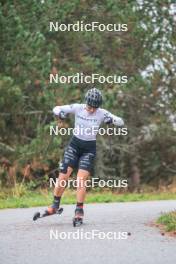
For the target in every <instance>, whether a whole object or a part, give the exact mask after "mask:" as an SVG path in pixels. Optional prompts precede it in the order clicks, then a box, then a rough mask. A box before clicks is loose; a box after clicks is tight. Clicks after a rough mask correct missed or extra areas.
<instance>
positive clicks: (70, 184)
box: [49, 164, 128, 188]
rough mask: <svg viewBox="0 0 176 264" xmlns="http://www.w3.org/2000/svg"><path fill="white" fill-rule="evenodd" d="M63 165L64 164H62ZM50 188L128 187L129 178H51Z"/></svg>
mask: <svg viewBox="0 0 176 264" xmlns="http://www.w3.org/2000/svg"><path fill="white" fill-rule="evenodd" d="M60 166H62V164H60ZM49 183H50V188H53V186H54V187H57V188H58V187H63V188H65V187H67V188H78V187H79V188H83V187H86V188H95V187H99V188H127V187H128V180H127V179H122V180H121V179H116V180H114V179H109V180H103V179H99V178H93V177H92V178H91V179H90V180H83V179H80V178H78V179H68V180H60V179H59V178H57V179H52V178H50V181H49Z"/></svg>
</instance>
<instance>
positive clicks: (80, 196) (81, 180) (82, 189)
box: [76, 169, 90, 203]
mask: <svg viewBox="0 0 176 264" xmlns="http://www.w3.org/2000/svg"><path fill="white" fill-rule="evenodd" d="M89 175H90V172H89V171H86V170H83V169H79V170H78V174H77V186H78V187H77V193H76V198H77V203H84V200H85V196H86V186H85V183H86V180H87V178H88V177H89Z"/></svg>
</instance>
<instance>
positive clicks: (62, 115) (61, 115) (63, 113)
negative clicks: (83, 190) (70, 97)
mask: <svg viewBox="0 0 176 264" xmlns="http://www.w3.org/2000/svg"><path fill="white" fill-rule="evenodd" d="M58 117H59V118H60V119H61V120H64V119H65V118H67V114H66V113H65V112H64V111H61V112H60V113H59V115H58Z"/></svg>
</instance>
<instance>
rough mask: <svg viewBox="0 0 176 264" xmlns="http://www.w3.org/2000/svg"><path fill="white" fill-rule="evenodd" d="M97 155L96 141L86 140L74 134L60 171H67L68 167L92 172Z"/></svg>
mask: <svg viewBox="0 0 176 264" xmlns="http://www.w3.org/2000/svg"><path fill="white" fill-rule="evenodd" d="M95 157H96V141H95V140H92V141H85V140H82V139H79V138H77V137H75V136H73V137H72V138H71V140H70V142H69V144H68V146H67V147H66V149H65V152H64V158H63V160H62V162H61V163H60V172H62V173H66V172H67V168H68V167H72V168H78V169H83V170H86V171H89V172H92V170H93V167H94V160H95Z"/></svg>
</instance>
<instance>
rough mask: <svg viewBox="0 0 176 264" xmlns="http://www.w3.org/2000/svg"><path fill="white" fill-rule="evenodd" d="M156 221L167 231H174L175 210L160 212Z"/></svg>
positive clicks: (175, 221) (175, 228) (175, 224)
mask: <svg viewBox="0 0 176 264" xmlns="http://www.w3.org/2000/svg"><path fill="white" fill-rule="evenodd" d="M157 223H158V224H162V225H163V226H164V229H165V231H167V232H171V231H176V210H175V211H172V212H170V213H165V214H162V215H161V216H160V217H159V218H158V220H157Z"/></svg>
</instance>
